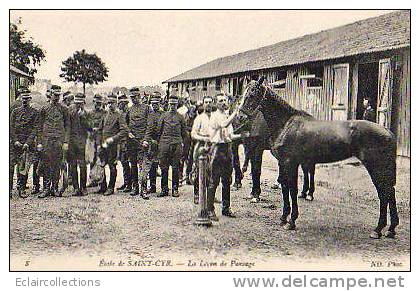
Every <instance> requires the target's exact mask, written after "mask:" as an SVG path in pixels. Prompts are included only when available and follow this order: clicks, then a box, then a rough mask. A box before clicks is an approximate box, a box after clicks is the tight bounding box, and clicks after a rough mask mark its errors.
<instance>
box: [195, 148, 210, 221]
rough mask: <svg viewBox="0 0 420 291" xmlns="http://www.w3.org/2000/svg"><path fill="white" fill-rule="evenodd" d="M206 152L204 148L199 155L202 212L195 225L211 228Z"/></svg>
mask: <svg viewBox="0 0 420 291" xmlns="http://www.w3.org/2000/svg"><path fill="white" fill-rule="evenodd" d="M205 155H206V151H205V149H204V147H201V148H200V149H199V155H198V193H199V196H198V202H199V203H198V204H199V207H200V210H199V212H198V217H197V219H196V220H195V222H194V224H195V225H200V226H211V224H212V223H211V220H210V218H209V212H208V210H207V181H206V175H205V171H206V166H207V165H206V156H205Z"/></svg>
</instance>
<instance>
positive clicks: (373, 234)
mask: <svg viewBox="0 0 420 291" xmlns="http://www.w3.org/2000/svg"><path fill="white" fill-rule="evenodd" d="M381 236H382V233H380V232H376V231H372V232H371V233H370V235H369V237H370V238H372V239H380V238H381Z"/></svg>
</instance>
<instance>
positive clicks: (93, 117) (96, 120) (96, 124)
mask: <svg viewBox="0 0 420 291" xmlns="http://www.w3.org/2000/svg"><path fill="white" fill-rule="evenodd" d="M105 113H106V111H105V110H103V109H99V110H96V109H93V110H92V111H90V112H89V113H88V120H89V129H90V130H93V129H94V128H97V129H99V128H100V126H101V123H102V120H103V118H104V116H105ZM93 137H94V140H95V141H96V142H97V143H100V139H101V132H99V131H98V132H96V133H94V135H93Z"/></svg>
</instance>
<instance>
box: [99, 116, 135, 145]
mask: <svg viewBox="0 0 420 291" xmlns="http://www.w3.org/2000/svg"><path fill="white" fill-rule="evenodd" d="M99 131H100V132H101V136H102V138H101V142H104V141H105V140H106V139H107V138H109V137H112V139H114V141H115V142H119V141H120V140H121V138H124V137H125V136H126V135H127V132H128V129H127V124H126V121H125V118H124V116H123V115H122V114H121V113H120V112H118V111H117V110H115V111H107V112H106V114H105V116H104V117H103V119H102V122H101V125H100V127H99Z"/></svg>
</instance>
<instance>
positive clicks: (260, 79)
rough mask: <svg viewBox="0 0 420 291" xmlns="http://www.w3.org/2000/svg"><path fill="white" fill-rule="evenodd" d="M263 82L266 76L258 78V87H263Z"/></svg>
mask: <svg viewBox="0 0 420 291" xmlns="http://www.w3.org/2000/svg"><path fill="white" fill-rule="evenodd" d="M263 82H264V76H260V77H259V78H258V85H262V83H263Z"/></svg>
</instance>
